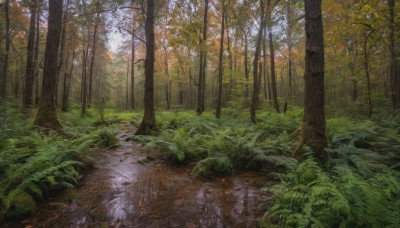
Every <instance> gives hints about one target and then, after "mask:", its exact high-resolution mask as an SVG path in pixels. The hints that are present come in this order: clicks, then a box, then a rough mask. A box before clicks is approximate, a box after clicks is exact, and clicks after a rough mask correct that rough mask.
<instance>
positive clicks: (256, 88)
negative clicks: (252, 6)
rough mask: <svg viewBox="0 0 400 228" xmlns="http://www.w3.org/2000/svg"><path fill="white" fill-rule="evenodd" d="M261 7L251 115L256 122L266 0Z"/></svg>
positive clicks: (261, 2) (261, 3) (261, 0)
mask: <svg viewBox="0 0 400 228" xmlns="http://www.w3.org/2000/svg"><path fill="white" fill-rule="evenodd" d="M260 9H261V16H260V28H259V30H258V36H257V44H256V51H255V53H254V60H253V97H252V99H251V107H250V116H251V121H252V122H256V108H257V103H258V94H259V88H260V80H259V76H258V64H259V63H258V59H259V56H260V50H261V39H262V36H263V31H264V26H265V20H264V1H263V0H260Z"/></svg>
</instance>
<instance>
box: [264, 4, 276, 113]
mask: <svg viewBox="0 0 400 228" xmlns="http://www.w3.org/2000/svg"><path fill="white" fill-rule="evenodd" d="M267 5H268V11H269V12H268V17H267V18H268V38H269V51H270V55H271V95H272V102H273V105H274V109H275V110H276V111H277V112H279V104H278V94H277V91H276V75H275V51H274V41H273V39H272V9H273V7H274V6H272V5H271V0H268V2H267Z"/></svg>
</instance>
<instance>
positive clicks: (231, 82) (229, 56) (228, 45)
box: [225, 12, 233, 100]
mask: <svg viewBox="0 0 400 228" xmlns="http://www.w3.org/2000/svg"><path fill="white" fill-rule="evenodd" d="M225 21H226V38H227V39H228V43H227V48H228V63H229V86H228V87H227V88H228V97H227V100H230V99H231V97H232V91H233V78H232V72H233V59H232V51H231V38H230V36H229V23H228V16H227V15H226V12H225Z"/></svg>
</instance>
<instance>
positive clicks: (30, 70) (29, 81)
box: [23, 0, 37, 108]
mask: <svg viewBox="0 0 400 228" xmlns="http://www.w3.org/2000/svg"><path fill="white" fill-rule="evenodd" d="M29 8H30V13H31V20H30V25H29V35H28V50H27V53H28V54H27V59H26V73H25V89H24V96H23V104H24V107H25V108H28V107H29V106H30V105H31V104H32V94H33V93H32V92H33V76H34V74H35V66H34V63H33V54H34V49H35V32H36V30H35V25H36V12H37V0H34V1H33V2H31V5H30V6H29Z"/></svg>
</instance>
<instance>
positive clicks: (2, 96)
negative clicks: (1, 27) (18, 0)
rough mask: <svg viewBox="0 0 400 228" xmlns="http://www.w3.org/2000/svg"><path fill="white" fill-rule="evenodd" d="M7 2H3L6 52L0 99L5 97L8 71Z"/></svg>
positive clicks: (0, 81)
mask: <svg viewBox="0 0 400 228" xmlns="http://www.w3.org/2000/svg"><path fill="white" fill-rule="evenodd" d="M9 3H10V1H9V0H6V1H5V2H4V8H5V9H4V12H5V19H6V38H5V39H6V51H5V53H4V64H3V70H2V72H1V75H0V99H2V98H4V97H5V96H6V90H7V69H8V57H9V55H10V43H11V42H10V16H9Z"/></svg>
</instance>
